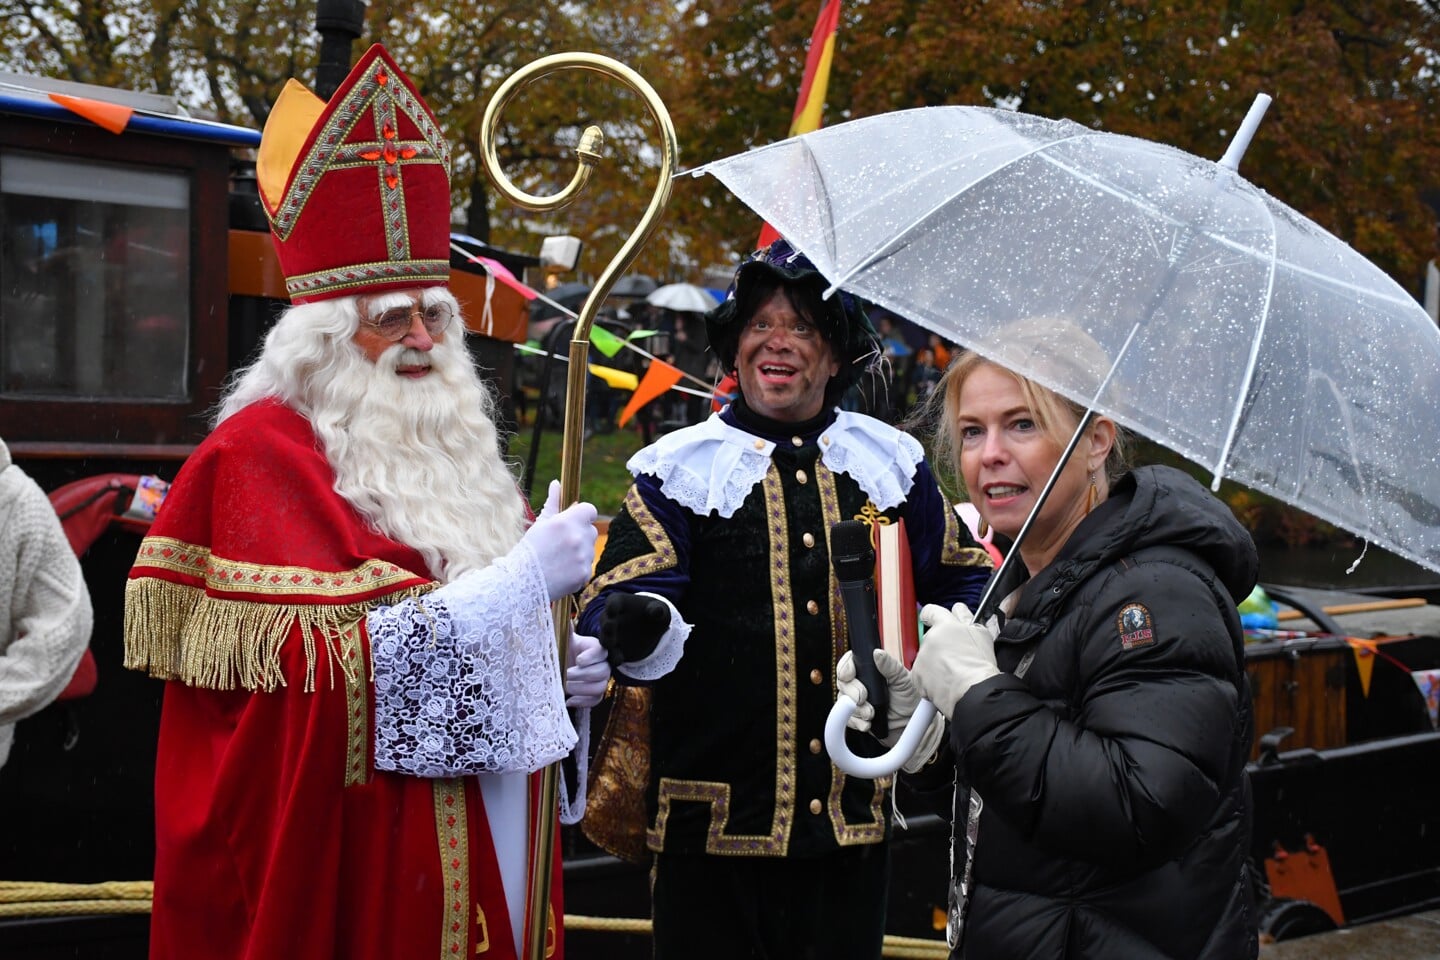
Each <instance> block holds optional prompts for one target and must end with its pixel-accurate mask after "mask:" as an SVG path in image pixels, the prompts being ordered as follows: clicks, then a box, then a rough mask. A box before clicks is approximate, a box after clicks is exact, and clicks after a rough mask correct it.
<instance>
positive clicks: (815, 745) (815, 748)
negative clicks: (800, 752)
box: [810, 740, 820, 754]
mask: <svg viewBox="0 0 1440 960" xmlns="http://www.w3.org/2000/svg"><path fill="white" fill-rule="evenodd" d="M810 752H811V753H814V754H818V753H819V752H820V741H819V740H811V741H810Z"/></svg>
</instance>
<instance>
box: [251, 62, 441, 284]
mask: <svg viewBox="0 0 1440 960" xmlns="http://www.w3.org/2000/svg"><path fill="white" fill-rule="evenodd" d="M255 169H256V178H257V179H258V181H259V185H260V197H261V199H262V200H263V201H264V203H265V213H266V215H267V216H268V217H269V218H270V233H271V236H272V238H273V239H274V241H275V250H276V252H277V253H278V254H279V256H280V267H281V269H282V270H284V271H285V287H286V289H287V290H288V291H289V293H290V300H291V302H292V303H310V302H313V301H316V300H329V299H333V298H335V297H344V296H352V295H354V294H359V293H368V292H372V291H378V290H389V289H396V288H404V287H434V286H441V285H443V284H445V283H447V282H448V281H449V279H450V148H449V146H448V145H447V144H446V143H445V139H444V137H443V135H442V134H441V132H440V124H439V123H437V122H436V120H435V115H434V114H432V113H431V112H430V108H429V107H427V106H426V105H425V101H424V100H422V99H420V94H419V93H417V92H416V90H415V86H414V85H413V84H412V83H411V82H410V79H409V78H408V77H406V76H405V75H404V74H403V73H401V72H400V68H399V67H397V66H396V65H395V61H394V60H391V59H390V55H389V54H388V53H386V52H385V49H384V48H383V47H381V46H380V45H379V44H378V43H377V44H376V45H375V46H373V47H371V48H370V49H369V50H367V51H366V52H365V55H364V56H363V57H361V58H360V62H359V63H357V64H355V68H354V69H353V70H351V71H350V75H349V76H348V77H346V78H345V82H344V83H342V84H340V88H339V89H338V90H336V91H335V95H334V96H332V97H331V98H330V102H329V103H326V102H325V101H323V100H321V99H320V98H319V97H317V96H315V94H313V93H311V92H310V91H309V90H308V89H306V87H305V86H304V85H303V84H301V83H299V82H298V81H296V80H290V81H289V82H288V83H286V84H285V89H284V90H282V91H281V93H280V97H279V99H277V100H276V101H275V107H274V108H273V109H272V110H271V111H270V117H269V119H268V120H266V122H265V132H264V133H263V134H262V135H261V137H260V150H259V155H258V157H257V159H256V164H255Z"/></svg>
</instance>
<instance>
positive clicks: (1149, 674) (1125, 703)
mask: <svg viewBox="0 0 1440 960" xmlns="http://www.w3.org/2000/svg"><path fill="white" fill-rule="evenodd" d="M1052 334H1053V330H1052ZM1063 339H1064V338H1056V337H1054V336H1053V335H1052V337H1051V340H1052V341H1054V342H1058V341H1059V340H1063ZM1052 345H1053V344H1052ZM1010 355H1012V356H1013V355H1014V354H1010ZM1061 355H1064V356H1065V357H1066V361H1065V362H1066V363H1073V359H1074V357H1075V356H1076V351H1075V350H1074V349H1073V344H1072V345H1071V348H1068V349H1067V350H1066V351H1057V352H1056V356H1061ZM1032 359H1033V357H1032ZM1042 368H1043V364H1042ZM1032 369H1033V367H1032ZM1096 382H1098V380H1097V381H1096ZM937 393H938V396H939V397H940V398H941V399H940V400H939V402H940V403H941V404H943V420H942V428H941V431H940V432H941V434H942V436H941V446H942V450H943V452H942V454H941V455H940V456H939V457H937V460H939V459H942V458H943V457H945V456H947V455H948V456H949V458H950V459H951V460H952V461H953V463H954V466H955V468H956V472H957V473H958V474H959V476H960V478H961V479H962V480H963V483H964V486H965V488H966V490H967V491H968V493H969V496H970V499H971V501H972V502H974V504H975V506H976V507H977V509H978V510H979V512H980V516H981V519H982V521H983V522H984V523H985V524H987V525H988V526H989V527H990V528H992V529H993V530H994V531H995V532H996V533H998V534H1000V535H1001V536H1003V537H1006V538H1014V537H1015V535H1016V534H1017V533H1018V532H1019V530H1020V527H1021V525H1022V524H1023V523H1024V522H1025V518H1026V517H1027V515H1028V514H1029V513H1030V510H1031V508H1032V507H1033V506H1034V504H1035V502H1036V499H1037V495H1038V493H1039V492H1040V490H1041V489H1042V488H1043V487H1044V485H1045V482H1046V480H1047V479H1048V478H1049V476H1050V474H1051V472H1052V470H1053V469H1054V468H1055V466H1056V464H1057V463H1058V462H1059V459H1060V455H1061V452H1062V451H1063V449H1064V447H1065V444H1066V443H1067V441H1068V440H1069V438H1070V436H1071V435H1072V434H1073V433H1074V432H1075V430H1076V428H1077V426H1078V425H1079V423H1080V420H1081V417H1082V415H1083V413H1084V411H1083V409H1081V408H1079V407H1077V406H1076V405H1075V404H1072V403H1070V402H1069V401H1068V400H1066V399H1065V398H1064V397H1062V396H1060V395H1058V394H1056V393H1054V392H1052V391H1050V390H1048V389H1046V388H1045V387H1043V386H1041V385H1039V384H1037V383H1035V382H1033V381H1031V380H1027V379H1025V378H1024V377H1021V376H1018V375H1016V374H1015V373H1013V372H1012V371H1011V370H1009V369H1007V368H1006V367H1004V366H1001V365H999V364H998V363H996V362H994V361H992V360H989V359H987V358H986V357H984V356H981V355H980V354H977V353H966V354H964V355H962V356H960V357H958V358H957V359H956V361H955V362H954V364H952V365H951V367H950V368H949V370H948V371H947V372H946V375H945V377H944V379H943V380H942V382H941V384H940V386H939V388H938V391H937ZM1119 440H1120V435H1119V431H1118V430H1117V428H1116V425H1115V423H1114V421H1112V420H1111V419H1109V418H1108V417H1104V416H1093V417H1091V418H1090V419H1089V420H1088V421H1087V423H1086V426H1085V429H1084V432H1083V435H1082V436H1081V438H1080V441H1079V443H1078V444H1077V446H1076V448H1075V450H1074V452H1073V454H1072V456H1071V457H1070V460H1069V461H1068V462H1067V463H1066V465H1065V467H1064V469H1063V470H1062V471H1061V473H1060V475H1059V477H1058V479H1057V481H1056V484H1055V486H1054V489H1053V490H1052V491H1051V494H1050V496H1049V498H1048V499H1047V500H1046V502H1045V504H1044V505H1043V507H1042V508H1041V509H1040V512H1039V514H1038V516H1037V517H1036V519H1035V521H1034V523H1033V525H1032V527H1031V529H1030V531H1029V532H1028V534H1027V536H1026V538H1025V539H1024V540H1023V541H1022V542H1021V543H1020V545H1019V547H1018V549H1019V558H1018V559H1019V560H1020V561H1021V562H1020V563H1017V564H1014V565H1013V566H1012V568H1011V570H1010V571H1009V573H1008V574H1007V578H1006V579H1007V582H1005V583H1002V584H999V585H998V589H999V590H1000V591H1001V595H1002V596H1006V599H1005V601H1004V602H1003V604H1002V610H1003V611H1004V614H1003V617H1002V618H1001V619H1003V626H999V625H998V624H997V621H994V620H992V621H991V623H990V624H988V625H981V624H978V623H974V622H973V621H972V618H971V616H970V611H969V610H967V609H966V608H965V607H964V606H962V605H957V606H956V607H955V608H954V610H953V611H951V610H946V609H944V608H943V607H939V606H927V607H926V608H925V609H924V610H923V611H922V613H921V618H922V620H923V621H924V622H925V624H926V625H927V627H928V630H927V632H926V634H925V638H924V641H923V642H922V644H921V649H920V654H919V656H918V658H917V659H916V662H915V664H914V668H913V670H912V671H911V672H910V673H909V674H907V673H906V672H905V670H904V669H903V668H902V667H900V665H899V664H897V663H895V662H894V661H887V660H884V659H882V658H884V654H883V653H880V654H877V661H881V662H880V666H881V669H882V671H883V672H884V673H885V674H886V675H887V676H889V677H890V679H891V692H890V697H891V703H892V704H898V705H899V706H898V708H892V710H894V709H898V710H900V711H901V712H902V713H903V712H904V711H905V710H906V709H908V708H909V707H911V706H912V705H913V704H914V703H915V701H916V700H918V698H919V697H920V696H924V697H926V698H928V699H930V700H931V701H933V702H934V703H935V705H936V706H937V707H938V708H939V710H940V711H941V712H942V713H943V714H944V715H945V716H946V717H947V718H948V719H949V721H950V728H949V737H948V749H949V750H950V751H951V754H950V756H951V758H952V759H953V763H954V764H955V769H956V770H957V772H958V780H959V783H960V784H961V789H960V790H959V791H957V797H958V801H957V808H958V809H957V811H956V814H957V817H958V820H957V830H956V835H957V837H958V838H959V842H958V846H957V850H956V856H955V872H956V877H955V881H956V882H955V884H954V886H955V889H956V891H957V892H958V891H960V890H965V891H968V913H965V914H964V921H963V923H958V922H957V923H956V924H955V925H956V926H957V927H958V928H959V929H958V935H959V943H958V946H957V947H956V950H955V952H954V954H952V956H955V957H965V958H973V960H980V958H983V960H998V958H1025V960H1050V958H1055V960H1059V958H1066V960H1079V958H1115V957H1124V958H1126V960H1146V958H1155V960H1160V958H1165V960H1179V958H1224V960H1234V958H1238V957H1253V956H1255V954H1256V950H1257V946H1256V938H1255V922H1254V911H1253V906H1252V893H1251V888H1250V881H1249V876H1248V873H1247V867H1246V855H1247V851H1248V847H1249V819H1250V802H1249V788H1248V784H1247V781H1246V777H1245V761H1246V758H1247V756H1248V754H1249V750H1250V742H1251V736H1252V717H1251V701H1250V693H1249V689H1248V686H1247V683H1246V679H1245V671H1244V663H1243V652H1242V650H1243V641H1242V636H1241V630H1240V622H1239V618H1238V616H1237V614H1236V609H1235V607H1236V603H1237V602H1238V601H1239V600H1240V599H1242V598H1243V597H1245V596H1246V595H1247V594H1248V593H1249V592H1250V589H1251V587H1252V586H1253V585H1254V583H1255V577H1256V569H1257V560H1256V554H1255V547H1254V544H1253V543H1252V541H1251V539H1250V536H1249V534H1248V533H1247V532H1246V531H1245V530H1244V529H1243V528H1242V527H1241V526H1240V525H1239V524H1238V523H1237V522H1236V521H1235V519H1234V518H1233V516H1232V515H1231V514H1230V511H1229V510H1228V509H1227V508H1226V507H1225V506H1224V504H1222V503H1220V502H1219V501H1218V500H1216V499H1215V498H1213V497H1212V496H1210V494H1209V493H1208V492H1206V491H1205V489H1204V488H1203V487H1201V486H1200V484H1198V483H1197V482H1195V481H1194V480H1193V479H1191V478H1190V477H1189V476H1187V475H1185V474H1184V473H1181V472H1179V471H1177V470H1173V469H1170V468H1167V467H1144V468H1139V469H1136V470H1133V471H1129V472H1126V471H1125V470H1124V458H1123V455H1122V453H1121V449H1120V442H1119ZM841 692H842V693H849V694H851V695H852V696H854V697H855V698H856V699H857V700H860V699H863V697H864V689H863V687H861V686H860V685H859V684H858V683H856V682H854V681H853V680H851V681H847V682H846V683H844V684H842V685H841ZM862 713H863V711H861V712H857V716H861V714H862ZM894 719H895V718H894V717H892V720H894ZM860 723H861V724H863V723H864V721H863V719H862V720H861V721H860ZM944 759H945V753H944V750H943V749H942V750H941V751H940V753H939V755H938V756H937V761H943V760H944ZM916 766H918V765H917V764H916V763H915V762H914V761H913V760H912V762H911V764H909V765H908V767H909V768H911V769H913V768H915V767H916ZM931 766H932V769H933V768H935V767H942V764H941V763H940V762H937V763H935V764H932V765H931ZM942 769H943V767H942ZM967 826H969V827H970V828H971V829H970V830H968V831H967V829H966V827H967ZM967 833H968V835H969V836H970V838H971V841H970V842H969V843H968V844H967V842H966V839H965V838H966V836H967ZM962 881H963V882H962ZM957 899H958V900H959V901H960V902H961V903H964V902H965V900H966V899H967V898H966V897H965V896H964V895H963V894H961V895H960V896H959V897H958V898H957ZM959 912H963V908H962V910H961V911H959ZM955 913H956V912H952V920H955Z"/></svg>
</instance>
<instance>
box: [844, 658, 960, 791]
mask: <svg viewBox="0 0 1440 960" xmlns="http://www.w3.org/2000/svg"><path fill="white" fill-rule="evenodd" d="M875 666H876V667H877V668H879V670H880V675H881V676H883V677H884V678H885V687H886V689H887V690H888V691H889V694H890V703H889V707H888V709H887V710H886V711H885V714H886V719H887V720H888V721H889V724H890V728H889V735H888V736H885V737H877V738H876V739H878V740H879V741H880V742H881V743H883V744H885V746H886V747H893V746H894V745H895V743H896V742H897V741H898V740H899V739H900V735H901V734H902V733H904V732H905V726H906V724H908V723H909V722H910V717H911V716H913V715H914V713H915V708H916V707H917V706H919V704H920V700H921V698H922V697H923V696H924V693H923V692H922V691H921V690H920V687H919V685H918V684H917V683H916V682H915V676H914V674H912V673H911V672H910V671H909V670H906V669H905V666H904V664H902V663H901V662H900V661H899V660H896V659H895V658H894V657H892V656H890V654H888V653H886V652H885V651H884V650H876V651H875ZM835 687H836V690H837V691H838V692H840V693H842V694H844V695H845V696H847V697H849V698H850V699H851V700H854V701H855V703H856V704H857V706H856V708H855V712H854V713H853V714H851V716H850V719H849V720H848V721H847V722H846V724H845V725H846V726H847V727H849V728H850V729H852V730H859V731H860V732H861V733H865V732H866V731H868V730H869V729H870V722H871V721H872V720H873V719H874V718H875V706H874V704H871V703H870V702H869V695H868V692H867V691H866V689H865V684H863V683H861V682H860V681H859V680H858V679H857V678H856V676H855V653H854V651H851V650H846V651H845V655H844V656H843V657H841V658H840V662H839V663H837V664H836V665H835ZM944 739H945V718H944V717H941V716H940V715H939V714H938V713H937V714H936V715H935V716H934V718H933V719H932V720H931V721H930V728H929V729H928V730H926V731H925V736H923V737H922V738H921V739H920V744H919V746H917V747H916V748H915V753H914V754H912V755H911V757H910V759H909V760H907V761H905V765H904V767H903V768H902V769H904V770H905V772H906V773H914V772H915V771H916V770H919V769H920V768H921V767H923V766H924V765H925V764H927V763H929V762H930V758H931V757H933V756H934V755H935V751H936V750H937V749H939V747H940V743H941V742H942V741H943V740H944Z"/></svg>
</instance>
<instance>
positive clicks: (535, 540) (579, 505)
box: [520, 480, 598, 600]
mask: <svg viewBox="0 0 1440 960" xmlns="http://www.w3.org/2000/svg"><path fill="white" fill-rule="evenodd" d="M595 515H596V511H595V505H594V504H591V503H585V502H584V501H579V502H576V503H572V504H571V505H570V506H568V507H566V508H565V509H564V510H563V511H562V510H561V509H560V481H559V480H551V481H550V495H549V496H548V497H547V498H546V499H545V507H544V509H542V510H541V511H540V516H538V517H536V518H535V522H534V523H532V524H531V525H530V529H529V530H526V531H525V536H523V537H521V538H520V542H521V543H524V544H527V545H528V546H529V547H530V549H531V550H532V551H533V552H534V554H535V560H536V561H537V562H538V563H539V564H540V572H541V573H542V574H544V576H545V590H546V592H547V593H549V594H550V599H551V600H559V599H560V598H561V597H565V596H569V595H570V594H572V593H574V592H575V591H576V590H579V589H580V588H581V587H583V586H585V584H586V583H587V582H588V581H589V580H590V571H591V569H592V568H593V567H594V565H595V539H596V537H597V535H598V534H597V533H596V530H595V522H594V521H595Z"/></svg>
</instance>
